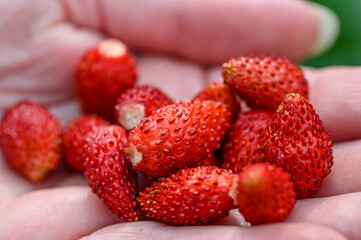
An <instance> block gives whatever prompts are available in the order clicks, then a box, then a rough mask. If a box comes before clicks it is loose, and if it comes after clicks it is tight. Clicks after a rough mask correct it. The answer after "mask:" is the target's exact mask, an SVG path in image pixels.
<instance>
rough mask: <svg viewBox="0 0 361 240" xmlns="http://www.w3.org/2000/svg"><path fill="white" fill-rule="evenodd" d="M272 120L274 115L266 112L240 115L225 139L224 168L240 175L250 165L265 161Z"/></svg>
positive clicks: (254, 111) (258, 111)
mask: <svg viewBox="0 0 361 240" xmlns="http://www.w3.org/2000/svg"><path fill="white" fill-rule="evenodd" d="M271 119H272V114H271V113H270V112H268V111H264V110H251V111H248V112H246V113H244V114H240V115H239V117H238V119H237V121H236V122H235V123H234V125H233V126H232V127H231V130H230V131H229V134H228V136H227V137H226V139H225V144H224V146H223V164H222V168H226V169H228V170H230V171H231V172H233V173H239V172H240V171H241V170H242V168H243V167H244V166H246V165H248V164H252V163H257V162H263V161H265V152H264V145H265V142H266V134H267V130H268V127H269V125H270V124H271Z"/></svg>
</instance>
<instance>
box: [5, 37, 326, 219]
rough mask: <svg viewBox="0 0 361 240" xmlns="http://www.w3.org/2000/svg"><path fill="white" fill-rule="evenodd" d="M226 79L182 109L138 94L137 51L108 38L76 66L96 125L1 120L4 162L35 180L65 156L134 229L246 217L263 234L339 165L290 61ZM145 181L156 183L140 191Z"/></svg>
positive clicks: (226, 71) (272, 60)
mask: <svg viewBox="0 0 361 240" xmlns="http://www.w3.org/2000/svg"><path fill="white" fill-rule="evenodd" d="M222 76H223V79H224V82H215V83H212V84H210V85H209V86H207V87H206V88H205V89H204V90H203V91H202V92H201V93H199V94H198V95H197V96H196V97H195V98H194V99H193V100H189V101H185V102H180V101H177V102H174V100H172V99H171V98H170V97H169V96H167V95H166V94H165V93H163V92H162V91H161V90H159V89H157V88H155V87H152V86H146V85H144V86H136V85H135V84H136V77H137V73H136V67H135V60H134V57H133V56H132V55H131V53H130V52H129V50H128V48H127V46H126V45H124V44H123V43H122V42H120V41H118V40H115V39H108V40H105V41H103V42H101V43H99V44H98V45H97V46H96V47H94V48H93V49H90V50H89V51H88V52H87V53H86V54H85V55H84V56H83V58H82V59H81V60H80V62H79V64H78V65H77V67H76V82H75V90H76V93H77V96H78V99H79V101H80V103H81V106H82V109H83V113H84V115H83V116H80V117H79V118H77V119H75V120H73V121H72V122H70V123H69V124H68V125H67V126H66V127H65V128H62V126H61V124H60V123H59V121H58V120H57V119H55V118H54V117H53V116H52V115H51V114H50V113H49V112H48V110H47V109H45V108H44V107H42V106H40V105H39V104H36V103H31V102H27V101H23V102H20V103H18V104H17V105H15V106H13V107H11V108H10V109H8V110H7V111H6V113H5V114H4V117H3V119H2V121H1V124H0V147H1V150H2V153H3V155H4V156H5V158H6V159H7V161H8V163H9V164H10V165H11V166H12V167H13V168H14V169H15V170H16V171H17V172H19V173H20V174H22V175H23V176H25V177H27V178H28V179H29V180H31V181H33V182H39V181H42V180H44V179H45V178H46V176H48V175H49V173H51V172H52V171H54V170H55V169H56V168H57V166H58V164H59V161H60V160H61V159H62V158H65V159H66V161H67V162H68V164H69V165H70V166H71V167H73V168H74V169H76V170H78V171H82V172H85V175H86V177H87V178H88V180H89V185H90V187H91V188H92V190H93V192H94V193H96V194H97V195H98V196H99V197H100V198H101V200H102V201H103V202H104V203H105V204H106V205H107V207H108V208H109V209H110V210H111V211H112V212H113V213H115V214H116V215H117V216H118V217H119V218H120V219H124V220H127V221H137V220H139V216H140V211H143V212H145V213H146V216H147V217H148V218H151V219H157V220H159V221H163V222H166V223H170V224H173V225H195V224H207V223H209V222H213V221H216V220H217V219H219V218H220V217H224V216H226V215H228V213H229V211H230V210H231V209H234V208H238V209H239V211H240V212H241V214H242V215H243V216H244V217H245V219H246V220H247V221H248V222H250V223H251V224H262V223H271V222H279V221H283V220H284V219H285V218H286V217H287V216H288V215H289V214H290V212H291V211H292V209H293V207H294V205H295V202H296V199H299V198H306V197H308V196H310V195H311V194H312V193H313V192H315V191H316V190H317V189H318V188H319V187H320V185H321V183H322V181H323V179H324V178H325V177H326V176H327V175H328V174H329V173H330V171H331V166H332V164H333V156H332V142H331V139H330V136H329V134H328V132H327V130H326V129H325V128H324V126H323V124H322V122H321V120H320V119H319V116H318V115H317V114H316V112H315V110H314V108H313V107H312V105H311V104H310V103H309V102H308V100H307V99H308V85H307V81H306V80H305V78H304V75H303V73H302V71H301V69H300V68H299V67H298V66H296V65H295V64H293V63H291V62H290V61H289V60H288V59H286V58H282V57H271V56H241V57H239V58H232V59H231V60H229V61H228V62H226V63H224V64H223V70H222ZM241 101H244V102H246V103H247V105H248V107H249V108H250V109H251V110H247V111H245V110H244V109H241ZM137 173H141V174H143V175H144V176H146V177H149V178H151V179H153V180H154V181H153V183H152V184H151V185H150V186H148V187H146V188H145V189H144V190H142V191H140V192H139V190H138V183H137Z"/></svg>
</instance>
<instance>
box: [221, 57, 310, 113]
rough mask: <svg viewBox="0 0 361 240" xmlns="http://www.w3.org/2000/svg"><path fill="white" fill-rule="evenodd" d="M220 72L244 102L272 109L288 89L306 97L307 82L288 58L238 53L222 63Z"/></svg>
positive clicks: (257, 107)
mask: <svg viewBox="0 0 361 240" xmlns="http://www.w3.org/2000/svg"><path fill="white" fill-rule="evenodd" d="M222 76H223V78H224V82H225V83H226V84H227V85H229V87H230V88H231V89H233V90H234V91H235V92H236V93H237V94H238V95H239V96H240V97H241V98H242V99H244V100H245V101H246V102H247V104H248V105H249V106H250V107H252V108H256V109H267V110H270V111H272V112H273V111H275V110H276V109H277V107H278V105H279V104H280V103H281V102H282V100H283V98H284V97H285V95H286V94H287V93H299V94H301V95H302V96H304V97H306V98H308V85H307V81H306V79H305V77H304V76H303V73H302V70H301V69H300V68H299V67H298V66H297V65H295V64H293V63H292V62H291V61H289V60H288V59H287V58H283V57H270V56H259V57H258V56H251V57H248V56H241V57H239V58H232V59H230V60H229V61H228V62H226V63H224V64H223V70H222Z"/></svg>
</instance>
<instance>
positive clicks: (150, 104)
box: [115, 85, 173, 130]
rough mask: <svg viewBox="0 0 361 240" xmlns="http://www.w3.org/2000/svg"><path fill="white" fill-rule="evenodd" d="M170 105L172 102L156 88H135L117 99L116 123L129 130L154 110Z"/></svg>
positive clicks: (144, 86)
mask: <svg viewBox="0 0 361 240" xmlns="http://www.w3.org/2000/svg"><path fill="white" fill-rule="evenodd" d="M172 103H173V100H172V99H170V98H169V97H168V96H167V95H166V94H165V93H163V92H162V91H161V90H160V89H158V88H156V87H153V86H148V85H143V86H136V87H134V88H131V89H128V90H127V91H126V92H125V93H123V94H122V95H121V96H120V98H118V100H117V105H116V106H115V114H116V121H117V122H118V123H119V124H120V125H121V126H123V127H124V128H125V129H126V130H130V129H132V128H133V127H134V126H135V125H138V124H139V123H140V121H141V120H142V119H144V118H146V117H148V116H149V115H150V114H151V113H153V112H154V111H155V110H157V109H159V108H161V107H164V106H166V105H169V104H172Z"/></svg>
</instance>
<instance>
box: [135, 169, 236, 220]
mask: <svg viewBox="0 0 361 240" xmlns="http://www.w3.org/2000/svg"><path fill="white" fill-rule="evenodd" d="M237 183H238V176H237V175H236V174H231V173H230V172H228V171H227V170H225V169H219V168H217V167H212V166H202V167H196V168H188V169H182V170H180V171H178V172H177V173H175V174H171V175H170V176H169V177H164V178H160V179H159V180H158V181H157V182H154V183H153V184H152V185H151V186H150V187H148V188H146V189H145V190H144V191H143V192H141V193H139V197H138V202H139V206H140V208H141V210H143V211H144V212H145V213H146V214H147V217H149V218H155V219H157V220H161V221H163V222H166V223H171V224H173V225H199V224H206V223H209V222H213V221H216V220H217V219H219V218H221V217H224V216H227V215H228V213H229V211H230V210H231V209H233V208H235V205H234V202H235V200H234V199H235V198H236V192H235V190H236V188H237Z"/></svg>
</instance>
